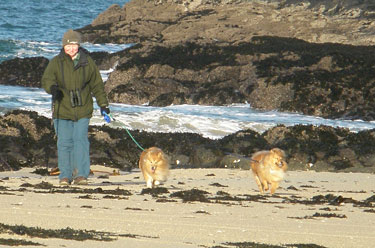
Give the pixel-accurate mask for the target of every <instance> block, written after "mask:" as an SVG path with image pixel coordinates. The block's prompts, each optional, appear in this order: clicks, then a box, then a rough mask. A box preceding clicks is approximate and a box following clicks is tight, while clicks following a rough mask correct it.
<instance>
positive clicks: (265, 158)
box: [250, 148, 288, 195]
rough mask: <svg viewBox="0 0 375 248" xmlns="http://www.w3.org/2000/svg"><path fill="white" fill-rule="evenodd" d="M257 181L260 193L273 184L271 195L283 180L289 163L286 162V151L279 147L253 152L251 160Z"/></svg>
mask: <svg viewBox="0 0 375 248" xmlns="http://www.w3.org/2000/svg"><path fill="white" fill-rule="evenodd" d="M250 166H251V170H252V171H253V174H254V177H255V182H256V183H257V185H258V188H259V191H260V193H262V194H263V193H264V191H267V190H268V188H269V185H270V186H271V190H270V191H271V195H272V194H273V193H275V191H276V189H277V188H278V187H279V183H280V182H281V181H282V180H283V178H284V175H285V171H286V170H287V169H288V164H287V163H286V162H285V153H284V151H283V150H281V149H279V148H273V149H271V150H269V151H259V152H256V153H254V154H253V156H252V157H251V162H250Z"/></svg>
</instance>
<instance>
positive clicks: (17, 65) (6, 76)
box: [0, 57, 48, 87]
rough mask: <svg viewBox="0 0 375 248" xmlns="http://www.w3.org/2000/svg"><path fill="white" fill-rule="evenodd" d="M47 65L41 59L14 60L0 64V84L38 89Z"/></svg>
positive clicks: (44, 60) (44, 59) (45, 60)
mask: <svg viewBox="0 0 375 248" xmlns="http://www.w3.org/2000/svg"><path fill="white" fill-rule="evenodd" d="M47 65H48V59H46V58H43V57H35V58H24V59H21V58H16V59H12V60H6V61H3V62H2V63H1V64H0V84H4V85H15V86H25V87H40V79H41V78H42V75H43V72H44V70H45V68H46V67H47Z"/></svg>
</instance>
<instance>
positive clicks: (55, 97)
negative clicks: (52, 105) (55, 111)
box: [50, 84, 64, 102]
mask: <svg viewBox="0 0 375 248" xmlns="http://www.w3.org/2000/svg"><path fill="white" fill-rule="evenodd" d="M50 91H51V95H52V101H53V102H54V101H58V102H60V101H61V100H62V99H63V98H64V93H63V92H62V91H61V90H60V89H59V86H57V85H55V84H54V85H52V86H51V88H50Z"/></svg>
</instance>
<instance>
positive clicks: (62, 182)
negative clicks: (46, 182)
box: [60, 177, 70, 186]
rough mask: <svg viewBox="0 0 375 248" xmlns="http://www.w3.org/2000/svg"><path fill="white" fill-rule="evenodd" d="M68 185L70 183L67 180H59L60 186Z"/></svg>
mask: <svg viewBox="0 0 375 248" xmlns="http://www.w3.org/2000/svg"><path fill="white" fill-rule="evenodd" d="M69 184H70V181H69V179H68V178H66V177H65V178H62V179H60V185H61V186H68V185H69Z"/></svg>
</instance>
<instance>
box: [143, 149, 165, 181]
mask: <svg viewBox="0 0 375 248" xmlns="http://www.w3.org/2000/svg"><path fill="white" fill-rule="evenodd" d="M139 168H140V169H141V171H142V174H143V177H144V179H145V181H146V184H147V187H148V188H154V187H155V186H156V185H159V184H160V183H161V182H162V181H166V180H167V177H168V175H169V160H168V158H167V156H166V155H165V154H164V152H163V151H162V150H161V149H160V148H157V147H150V148H148V149H146V150H144V151H143V152H142V153H141V157H140V159H139Z"/></svg>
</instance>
